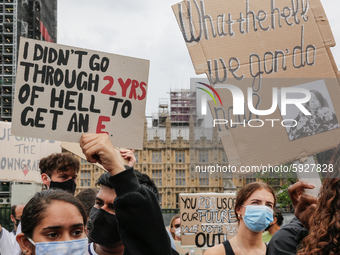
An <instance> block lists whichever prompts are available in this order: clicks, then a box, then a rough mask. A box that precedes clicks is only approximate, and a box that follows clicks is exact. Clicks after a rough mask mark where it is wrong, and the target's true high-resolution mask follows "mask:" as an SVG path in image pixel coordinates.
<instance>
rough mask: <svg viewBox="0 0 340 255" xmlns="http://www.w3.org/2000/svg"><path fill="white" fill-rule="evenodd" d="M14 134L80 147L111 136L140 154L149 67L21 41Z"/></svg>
mask: <svg viewBox="0 0 340 255" xmlns="http://www.w3.org/2000/svg"><path fill="white" fill-rule="evenodd" d="M18 59H19V60H18V70H17V78H16V87H15V99H14V113H13V116H16V117H13V127H12V133H13V134H15V135H22V136H29V137H35V138H45V139H55V140H59V141H67V142H79V140H80V137H81V134H82V133H87V132H90V133H107V134H108V135H109V136H110V138H111V140H112V142H113V144H114V145H115V146H118V147H124V148H133V149H141V148H142V144H143V126H144V116H145V104H146V95H147V87H148V73H149V61H148V60H143V59H137V58H131V57H126V56H120V55H115V54H107V53H102V52H97V51H91V50H86V49H80V48H76V47H70V46H64V45H60V44H54V43H48V42H43V41H36V40H32V39H27V38H21V39H20V49H19V57H18Z"/></svg>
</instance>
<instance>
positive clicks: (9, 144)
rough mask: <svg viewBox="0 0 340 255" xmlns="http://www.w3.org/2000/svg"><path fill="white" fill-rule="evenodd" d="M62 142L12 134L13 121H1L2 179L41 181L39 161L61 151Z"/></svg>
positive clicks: (0, 160) (0, 156)
mask: <svg viewBox="0 0 340 255" xmlns="http://www.w3.org/2000/svg"><path fill="white" fill-rule="evenodd" d="M60 144H61V143H60V142H57V141H52V140H44V139H35V138H27V137H19V136H12V135H11V123H9V122H2V121H0V171H1V175H0V180H2V181H20V182H36V183H41V176H40V169H39V161H40V159H41V158H43V157H46V156H48V155H50V154H52V153H56V152H57V153H58V152H61V147H60Z"/></svg>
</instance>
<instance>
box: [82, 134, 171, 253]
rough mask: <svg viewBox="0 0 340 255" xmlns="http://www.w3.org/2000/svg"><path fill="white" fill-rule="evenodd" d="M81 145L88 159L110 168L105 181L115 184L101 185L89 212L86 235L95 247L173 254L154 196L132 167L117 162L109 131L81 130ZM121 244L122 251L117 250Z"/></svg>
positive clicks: (130, 251)
mask: <svg viewBox="0 0 340 255" xmlns="http://www.w3.org/2000/svg"><path fill="white" fill-rule="evenodd" d="M80 145H81V147H82V149H83V152H84V154H85V155H86V158H87V161H88V162H91V163H97V162H98V163H100V164H102V166H103V167H104V168H105V169H106V170H107V171H108V172H109V174H110V175H108V174H106V177H105V181H108V182H109V183H108V184H106V185H111V186H112V187H114V189H113V188H109V186H105V185H102V187H101V189H100V190H99V192H98V195H97V198H98V199H96V205H95V207H96V208H93V209H92V210H93V211H92V210H91V213H90V224H89V225H90V226H89V238H90V239H91V240H93V242H94V243H95V244H94V245H93V247H94V249H96V248H97V247H98V246H97V245H96V244H100V245H101V247H109V248H115V249H117V250H116V254H123V253H124V255H130V254H134V255H135V254H145V255H147V254H162V255H163V254H164V255H167V254H169V255H170V254H172V249H171V246H170V240H169V237H168V235H167V233H166V231H165V228H164V223H163V217H162V213H161V210H160V207H159V204H158V201H157V198H156V196H155V195H154V193H153V192H152V191H151V190H150V189H148V188H146V187H145V186H144V185H141V184H139V182H138V180H137V178H136V176H135V174H134V171H133V168H132V167H126V168H125V167H124V166H123V164H122V163H120V161H119V160H118V156H117V154H116V153H115V151H114V147H113V145H112V144H111V142H110V139H109V137H108V135H107V134H83V135H82V138H81V141H80ZM98 181H99V180H98ZM115 219H116V220H115ZM115 222H116V223H115ZM119 242H121V243H122V245H120V243H119ZM113 246H114V247H113ZM122 246H123V248H124V251H122V250H120V251H118V247H122ZM91 252H92V251H91ZM99 252H101V251H99ZM102 252H103V253H104V252H105V250H103V251H102ZM110 252H112V250H110V251H108V252H107V253H106V254H112V253H110ZM96 253H97V254H99V253H98V250H96ZM103 253H102V254H103Z"/></svg>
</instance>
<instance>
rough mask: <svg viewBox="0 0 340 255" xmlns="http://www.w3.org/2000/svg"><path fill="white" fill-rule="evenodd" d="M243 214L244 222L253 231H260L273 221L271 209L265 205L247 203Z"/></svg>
mask: <svg viewBox="0 0 340 255" xmlns="http://www.w3.org/2000/svg"><path fill="white" fill-rule="evenodd" d="M242 206H244V205H242ZM244 207H245V208H246V213H245V215H244V216H243V221H244V224H246V227H247V228H248V229H249V230H250V231H253V232H261V231H263V230H265V229H266V227H268V225H269V224H270V223H271V222H273V220H274V218H273V213H274V212H273V210H272V209H271V208H269V207H268V206H265V205H247V206H244Z"/></svg>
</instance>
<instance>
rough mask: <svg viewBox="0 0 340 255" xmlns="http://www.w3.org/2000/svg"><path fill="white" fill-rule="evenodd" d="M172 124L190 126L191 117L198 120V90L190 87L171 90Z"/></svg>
mask: <svg viewBox="0 0 340 255" xmlns="http://www.w3.org/2000/svg"><path fill="white" fill-rule="evenodd" d="M170 102H171V104H170V118H171V126H189V121H190V117H191V116H192V118H193V120H194V121H196V119H197V113H196V92H192V91H190V90H189V89H181V90H175V91H173V90H172V91H170Z"/></svg>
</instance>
